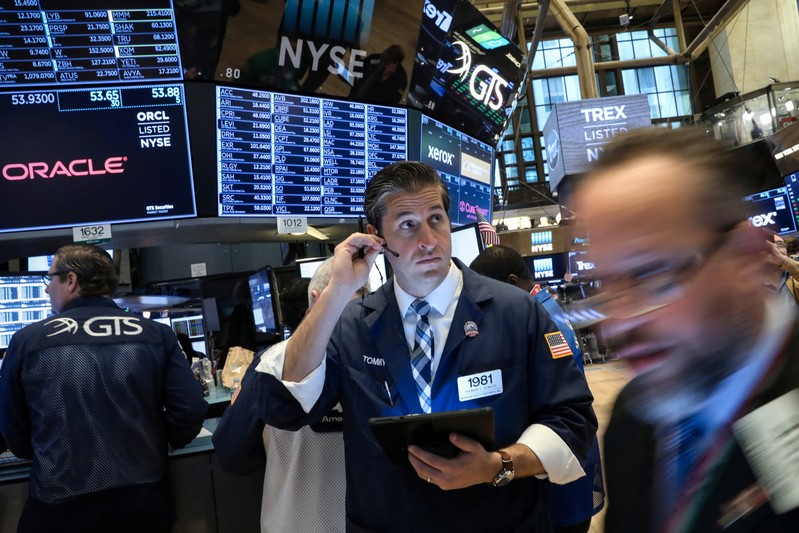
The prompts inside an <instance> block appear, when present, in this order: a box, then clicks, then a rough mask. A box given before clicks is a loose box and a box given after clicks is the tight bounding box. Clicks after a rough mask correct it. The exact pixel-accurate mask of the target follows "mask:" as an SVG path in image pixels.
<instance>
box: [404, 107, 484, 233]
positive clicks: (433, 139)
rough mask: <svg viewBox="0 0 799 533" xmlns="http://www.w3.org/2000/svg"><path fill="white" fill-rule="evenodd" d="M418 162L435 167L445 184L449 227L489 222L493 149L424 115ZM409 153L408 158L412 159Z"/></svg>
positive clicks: (422, 117)
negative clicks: (481, 221) (448, 205)
mask: <svg viewBox="0 0 799 533" xmlns="http://www.w3.org/2000/svg"><path fill="white" fill-rule="evenodd" d="M420 122H421V125H420V132H421V134H420V139H419V157H418V159H419V161H422V162H423V163H427V164H429V165H430V166H432V167H433V168H435V169H436V170H437V171H438V173H439V174H440V175H441V178H442V179H443V180H444V183H446V185H447V189H448V190H449V196H450V200H451V202H450V207H449V218H450V221H451V222H452V224H455V225H460V224H468V223H470V222H476V221H477V215H476V214H475V211H480V213H481V214H482V215H483V216H484V217H485V218H486V220H491V203H492V197H491V168H492V164H493V149H492V148H491V147H490V146H489V145H488V144H486V143H484V142H482V141H479V140H477V139H475V138H474V137H471V136H469V135H466V134H465V133H461V132H459V131H458V130H456V129H454V128H451V127H449V126H447V125H446V124H444V123H442V122H439V121H438V120H435V119H433V118H430V117H428V116H427V115H421V118H420ZM415 155H416V154H415V153H414V151H411V156H415Z"/></svg>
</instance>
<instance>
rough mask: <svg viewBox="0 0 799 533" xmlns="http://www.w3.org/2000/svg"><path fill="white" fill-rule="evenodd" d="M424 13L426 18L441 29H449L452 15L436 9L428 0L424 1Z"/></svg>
mask: <svg viewBox="0 0 799 533" xmlns="http://www.w3.org/2000/svg"><path fill="white" fill-rule="evenodd" d="M424 14H425V15H427V18H429V19H432V20H433V21H434V22H435V25H436V26H438V28H439V29H440V30H441V31H449V26H450V24H452V15H450V14H449V13H447V12H446V11H441V10H440V9H438V8H437V7H436V6H435V5H434V4H433V2H431V1H430V0H425V2H424Z"/></svg>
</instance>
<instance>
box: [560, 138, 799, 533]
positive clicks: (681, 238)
mask: <svg viewBox="0 0 799 533" xmlns="http://www.w3.org/2000/svg"><path fill="white" fill-rule="evenodd" d="M737 157H739V156H737V155H736V154H735V152H729V151H727V152H725V151H722V149H721V147H720V146H719V145H717V144H716V143H715V142H714V141H710V140H707V139H706V138H705V137H704V135H703V134H700V133H696V134H692V133H691V132H689V131H685V130H684V129H680V130H669V129H662V128H652V129H651V130H643V131H642V130H637V131H635V132H632V133H630V134H627V135H624V136H619V137H617V138H616V139H615V140H614V141H613V142H611V143H610V144H609V145H607V146H606V147H605V151H604V152H603V154H602V155H601V157H600V159H599V162H598V164H597V165H596V166H595V167H594V168H593V169H592V171H591V172H590V174H589V175H588V176H587V177H586V178H585V179H584V181H583V183H582V185H581V186H580V187H579V188H578V191H577V193H576V195H575V206H574V210H575V212H576V213H578V215H579V216H580V218H581V219H582V223H584V224H585V229H587V231H588V235H589V241H590V247H589V251H590V253H591V254H592V259H593V261H594V262H595V264H596V267H597V271H596V272H597V274H596V277H597V278H598V279H600V280H602V285H603V291H604V293H602V294H599V295H597V296H595V297H593V298H592V299H589V300H585V301H583V302H582V303H583V304H584V305H591V304H593V306H594V307H595V309H596V310H597V311H599V312H601V313H602V314H604V315H606V316H608V317H609V318H608V320H607V321H606V322H604V323H603V324H602V326H603V327H602V331H603V333H604V335H605V337H606V340H607V341H608V342H610V343H611V344H612V345H615V346H614V347H615V350H616V351H617V353H618V355H619V357H621V358H624V359H626V360H628V361H629V363H630V365H631V366H632V367H633V369H634V370H636V371H637V376H636V377H635V378H634V379H633V380H632V381H631V382H630V383H629V384H628V385H627V386H626V387H625V389H624V390H623V391H622V392H621V394H620V395H619V398H618V400H617V402H616V405H615V406H614V410H613V415H612V418H611V421H610V424H609V427H608V429H607V432H606V434H605V447H604V451H605V456H604V462H605V470H606V473H607V485H606V488H607V492H608V509H607V514H606V522H605V530H606V531H608V532H613V533H615V532H626V531H629V532H631V533H632V532H635V533H639V532H650V531H653V532H654V531H657V532H660V531H665V532H696V533H704V532H708V531H722V530H726V531H763V532H765V531H768V532H783V531H785V532H787V531H799V512H797V510H796V507H797V505H799V502H797V501H796V500H795V497H794V498H793V499H791V498H787V499H785V495H786V490H787V491H788V492H789V493H790V492H791V491H792V490H794V488H795V485H793V487H792V486H791V485H790V483H788V484H784V483H783V481H784V480H785V479H786V478H784V477H783V476H784V475H785V474H787V475H788V479H790V480H791V483H795V482H796V479H797V477H796V471H795V468H796V464H797V463H796V460H795V459H791V460H789V461H787V462H785V463H781V461H782V459H783V458H784V454H785V453H789V454H793V453H794V452H795V451H796V445H795V444H793V442H796V438H797V436H798V435H797V428H798V427H799V426H796V425H795V422H790V423H785V422H787V421H788V420H791V419H793V420H795V419H796V417H797V416H799V401H796V399H795V398H793V397H792V396H790V395H788V393H789V391H793V390H794V389H796V388H797V386H798V385H799V350H798V349H797V328H796V310H795V309H793V307H794V306H793V305H791V304H790V303H789V302H786V301H784V300H783V299H781V298H779V297H778V296H777V295H776V294H774V293H773V292H770V291H766V290H764V289H763V284H764V282H765V279H766V276H767V273H766V269H767V268H769V266H770V265H768V264H767V263H766V261H765V260H764V254H765V253H766V245H767V242H766V239H765V235H764V234H763V232H762V230H760V229H758V228H755V227H754V226H752V225H751V224H750V223H749V221H748V220H747V213H746V210H745V206H744V204H743V202H742V197H743V196H744V195H745V194H747V193H748V192H749V191H743V190H740V185H739V184H741V183H745V181H746V179H745V178H746V173H747V172H748V171H749V168H750V166H749V165H748V164H747V162H746V161H741V160H739V159H737ZM778 398H782V399H783V400H786V399H787V401H786V402H785V403H783V404H781V403H780V402H779V401H778V402H777V403H770V402H772V401H773V400H775V399H778ZM787 437H790V438H787ZM744 450H746V451H744ZM752 464H755V465H758V466H759V467H760V468H759V471H758V472H757V475H756V471H755V470H753V468H752V466H751V465H752ZM775 465H776V467H775ZM773 481H779V483H776V484H774V483H773ZM767 494H768V495H769V497H770V498H771V501H769V500H768V498H767V496H766V495H767Z"/></svg>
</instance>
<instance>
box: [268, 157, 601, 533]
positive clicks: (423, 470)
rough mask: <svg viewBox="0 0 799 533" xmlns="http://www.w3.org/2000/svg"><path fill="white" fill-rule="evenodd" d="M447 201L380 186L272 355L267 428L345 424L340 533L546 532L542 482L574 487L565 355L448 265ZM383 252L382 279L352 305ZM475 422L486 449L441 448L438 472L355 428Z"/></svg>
mask: <svg viewBox="0 0 799 533" xmlns="http://www.w3.org/2000/svg"><path fill="white" fill-rule="evenodd" d="M449 202H450V199H449V194H448V192H447V189H446V186H445V185H444V183H443V182H442V180H441V178H440V177H439V176H438V174H437V173H436V172H435V170H434V169H432V168H431V167H429V166H428V165H424V164H421V163H416V162H400V163H395V164H393V165H390V166H388V167H386V168H385V169H383V170H381V171H380V172H378V173H377V174H376V175H375V176H374V177H373V178H372V180H371V181H370V182H369V185H368V186H367V189H366V194H365V209H364V210H365V213H366V217H367V221H368V234H363V233H355V234H353V235H351V236H350V237H348V238H347V239H346V240H345V241H344V242H342V243H341V244H339V245H338V246H337V247H336V249H335V252H334V256H333V257H334V259H333V271H332V275H331V279H330V283H329V284H328V286H327V288H326V289H325V290H324V291H323V292H322V294H321V296H320V297H319V300H318V301H317V302H316V305H314V307H313V308H312V309H311V311H310V312H309V314H308V316H307V317H306V318H305V320H304V321H303V322H302V323H301V324H300V326H299V327H298V328H297V331H296V332H295V333H294V335H292V337H291V338H290V339H289V342H288V343H287V344H286V347H285V350H284V352H282V353H280V354H277V353H275V354H273V355H274V357H273V359H272V362H271V363H272V364H271V368H270V369H269V372H270V373H271V374H272V375H273V376H274V377H275V378H276V379H273V381H272V382H271V385H270V386H271V387H272V390H271V395H270V398H269V402H270V404H269V418H270V419H269V420H268V423H270V424H272V425H276V426H280V427H284V428H287V429H293V428H298V427H300V426H302V425H305V424H308V423H312V422H315V421H317V420H319V418H320V417H321V416H323V415H324V414H325V413H326V412H327V411H328V410H329V409H330V407H332V406H333V405H335V403H336V402H338V401H340V402H341V404H342V406H343V410H344V412H345V413H347V416H346V417H345V420H344V442H345V458H346V471H347V528H348V531H516V530H524V531H549V530H550V528H551V525H550V524H549V520H548V516H547V513H546V509H545V508H544V501H543V498H542V497H541V491H542V485H543V481H541V479H540V478H546V477H548V478H549V479H550V480H551V481H552V482H555V483H567V482H569V481H572V480H573V479H576V478H578V477H580V476H582V475H584V472H583V470H582V467H581V464H580V463H581V462H582V461H583V460H584V457H585V454H586V451H587V449H588V446H589V444H590V441H591V439H592V438H593V435H594V432H595V431H596V419H595V417H594V414H593V410H592V408H591V401H592V397H591V394H590V392H589V391H588V388H587V386H586V384H585V380H584V379H583V378H582V376H581V374H580V371H579V369H578V368H577V366H576V364H575V363H574V360H573V358H572V354H571V351H570V350H569V349H568V348H566V349H563V348H562V347H561V345H560V340H561V339H562V334H561V333H560V332H559V331H558V330H557V328H556V326H555V325H554V323H553V322H552V321H551V320H550V319H549V318H548V316H547V314H546V313H545V312H544V311H543V310H542V309H541V308H540V306H539V305H538V304H537V303H536V302H535V300H534V299H533V298H532V297H530V295H527V294H524V293H523V292H521V291H518V290H517V289H515V288H514V287H510V286H508V285H505V284H503V283H500V282H497V281H494V280H490V279H487V278H484V277H482V276H478V275H477V274H475V273H474V272H472V271H471V270H470V269H469V268H468V267H466V266H464V265H463V264H461V263H460V262H458V261H457V260H453V259H452V258H451V240H450V221H449V218H448V216H447V212H448V209H449ZM384 249H385V250H388V251H389V254H388V255H387V256H386V257H387V259H388V261H389V263H390V264H391V266H392V269H393V271H394V277H393V279H392V280H390V281H389V282H388V283H386V284H385V285H383V287H381V288H380V289H378V290H377V291H375V292H374V293H372V294H371V295H369V296H367V297H366V298H364V299H363V300H355V301H353V302H351V303H350V296H351V295H352V293H353V292H355V290H356V289H357V288H358V287H359V286H361V285H362V284H363V283H364V281H366V279H367V277H368V273H369V269H370V267H371V265H372V264H373V263H374V260H375V257H376V256H377V254H379V253H381V251H383V250H384ZM564 344H565V343H564ZM262 363H263V360H262ZM482 376H484V377H485V379H481V377H482ZM475 377H476V378H477V379H470V378H475ZM278 380H283V381H278ZM489 382H490V383H491V386H488V383H489ZM554 383H557V384H558V385H557V386H554ZM477 407H492V408H493V409H494V414H495V420H496V424H495V426H496V436H495V437H496V438H495V444H496V446H495V449H489V450H486V449H485V448H484V447H483V446H482V445H481V444H480V443H479V442H477V441H475V440H472V439H469V438H467V437H466V436H464V435H460V434H456V433H452V434H450V435H449V439H450V441H451V443H452V444H453V445H454V446H455V448H456V449H457V454H456V455H455V457H454V458H451V459H450V458H445V457H442V456H439V455H435V454H433V453H430V452H428V451H425V450H422V449H421V448H419V447H417V446H413V445H411V446H410V447H409V448H408V455H407V461H404V462H403V463H402V464H398V465H396V464H393V463H392V462H391V461H390V460H389V458H388V457H387V455H386V454H385V452H384V451H383V450H382V449H381V448H380V446H379V445H378V443H377V440H376V439H375V437H374V435H373V434H372V432H371V431H370V429H369V427H368V420H369V418H372V417H379V416H394V415H406V414H411V413H423V412H439V411H452V410H457V409H466V408H477ZM307 475H310V476H313V475H314V473H313V472H307Z"/></svg>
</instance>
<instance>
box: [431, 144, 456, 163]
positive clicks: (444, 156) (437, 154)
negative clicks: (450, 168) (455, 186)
mask: <svg viewBox="0 0 799 533" xmlns="http://www.w3.org/2000/svg"><path fill="white" fill-rule="evenodd" d="M427 157H429V158H430V159H432V160H433V161H438V162H439V163H444V164H445V165H451V164H452V158H453V157H455V154H451V153H449V152H445V151H444V150H442V149H441V148H436V147H435V146H428V147H427Z"/></svg>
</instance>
